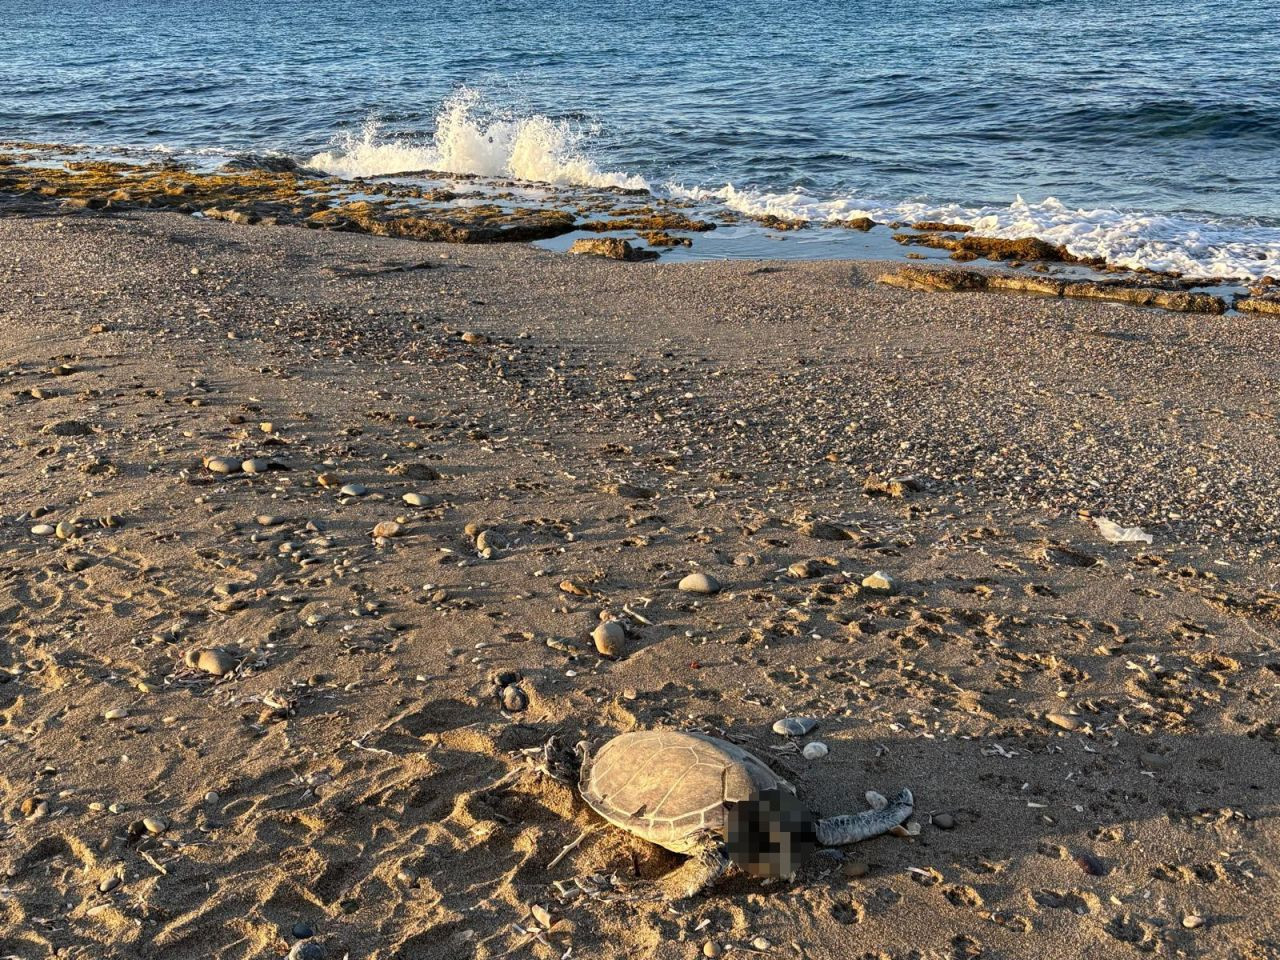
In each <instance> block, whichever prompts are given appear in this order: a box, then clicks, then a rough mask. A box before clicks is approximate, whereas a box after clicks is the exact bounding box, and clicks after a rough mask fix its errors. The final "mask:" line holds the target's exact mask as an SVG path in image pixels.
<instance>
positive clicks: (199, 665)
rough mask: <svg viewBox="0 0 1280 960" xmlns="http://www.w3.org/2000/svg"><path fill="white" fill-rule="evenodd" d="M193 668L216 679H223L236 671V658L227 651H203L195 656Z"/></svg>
mask: <svg viewBox="0 0 1280 960" xmlns="http://www.w3.org/2000/svg"><path fill="white" fill-rule="evenodd" d="M192 666H194V667H195V668H196V669H197V670H203V671H204V672H205V673H211V674H213V675H214V676H215V677H222V676H226V675H227V674H228V673H231V671H233V670H235V668H236V658H235V657H233V656H232V655H231V654H229V653H227V651H225V650H201V651H200V652H199V653H197V654H195V657H194V663H193V664H192Z"/></svg>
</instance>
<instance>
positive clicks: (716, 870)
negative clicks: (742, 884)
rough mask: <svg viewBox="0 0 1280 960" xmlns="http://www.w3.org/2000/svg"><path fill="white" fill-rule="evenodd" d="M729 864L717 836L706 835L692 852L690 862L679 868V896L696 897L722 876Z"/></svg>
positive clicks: (730, 863)
mask: <svg viewBox="0 0 1280 960" xmlns="http://www.w3.org/2000/svg"><path fill="white" fill-rule="evenodd" d="M731 865H732V861H731V860H730V859H729V857H728V854H726V853H725V849H724V844H723V843H721V842H720V840H719V838H718V837H714V836H710V837H707V839H706V840H705V842H704V843H703V844H702V845H701V846H699V847H698V849H697V850H695V851H694V852H693V856H692V858H691V859H690V862H689V863H688V864H687V865H686V866H684V867H683V868H682V869H681V870H680V874H681V876H680V880H681V881H682V882H683V883H684V889H683V890H682V891H681V896H682V897H696V896H697V895H698V894H700V893H702V892H704V891H705V890H706V889H707V888H708V887H710V886H712V885H713V884H714V883H715V882H716V881H717V880H719V879H720V878H721V877H722V876H724V873H725V871H726V870H728V869H729V867H730V866H731Z"/></svg>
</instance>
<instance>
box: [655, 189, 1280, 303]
mask: <svg viewBox="0 0 1280 960" xmlns="http://www.w3.org/2000/svg"><path fill="white" fill-rule="evenodd" d="M665 192H667V193H668V194H670V195H672V196H675V197H679V198H683V199H688V200H693V201H696V202H702V203H715V204H719V205H722V206H724V207H726V208H728V209H730V210H734V211H736V212H738V213H742V214H744V215H746V216H750V217H779V218H781V219H783V220H807V221H810V222H812V223H820V224H821V223H838V222H840V221H843V220H852V219H856V218H859V217H870V218H871V219H872V220H876V221H878V222H881V223H892V222H908V223H909V222H912V221H919V220H934V221H945V222H947V223H959V224H966V225H968V226H970V227H972V228H973V232H974V234H975V235H977V236H987V237H1003V238H1007V239H1018V238H1021V237H1038V238H1039V239H1041V240H1045V241H1047V242H1049V243H1053V244H1060V245H1062V246H1064V247H1065V248H1066V249H1067V250H1068V251H1069V252H1070V253H1072V254H1073V255H1075V256H1077V257H1082V258H1094V257H1100V258H1102V259H1104V260H1106V261H1107V263H1110V264H1114V265H1116V266H1120V267H1127V268H1129V269H1133V270H1143V269H1145V270H1156V271H1161V272H1176V273H1181V274H1183V275H1185V276H1188V277H1204V278H1217V279H1230V280H1257V279H1260V278H1262V277H1264V276H1280V226H1274V225H1268V224H1264V223H1257V222H1243V221H1235V220H1227V219H1209V218H1206V219H1197V218H1195V217H1193V216H1191V215H1179V214H1164V213H1146V212H1142V211H1126V210H1118V209H1114V208H1110V207H1098V208H1094V209H1085V208H1078V207H1072V206H1070V205H1068V204H1065V203H1062V202H1061V201H1059V200H1056V199H1054V198H1052V197H1050V198H1048V199H1046V200H1043V201H1040V202H1037V203H1031V202H1028V201H1026V200H1023V199H1022V198H1021V197H1019V198H1018V199H1017V200H1015V201H1014V202H1013V203H1011V204H1008V205H1005V206H965V205H963V204H955V203H950V204H934V203H928V202H924V201H909V202H902V203H878V202H875V201H872V200H869V199H867V198H859V197H835V198H824V197H815V196H813V195H811V194H808V193H805V192H802V191H792V192H788V193H771V192H768V191H759V190H749V189H739V188H736V187H734V186H733V185H732V184H729V185H726V186H724V187H720V188H718V189H706V188H699V187H693V188H689V187H685V186H682V185H679V184H670V185H668V187H667V190H666V191H665Z"/></svg>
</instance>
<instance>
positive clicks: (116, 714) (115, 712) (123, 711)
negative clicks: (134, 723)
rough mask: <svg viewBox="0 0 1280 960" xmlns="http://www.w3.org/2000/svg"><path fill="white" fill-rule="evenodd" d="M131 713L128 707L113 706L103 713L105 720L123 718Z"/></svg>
mask: <svg viewBox="0 0 1280 960" xmlns="http://www.w3.org/2000/svg"><path fill="white" fill-rule="evenodd" d="M128 715H129V708H128V707H112V708H111V709H110V710H108V711H106V712H105V713H103V715H102V719H103V720H123V719H124V718H125V717H127V716H128Z"/></svg>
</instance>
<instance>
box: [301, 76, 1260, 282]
mask: <svg viewBox="0 0 1280 960" xmlns="http://www.w3.org/2000/svg"><path fill="white" fill-rule="evenodd" d="M1182 112H1183V111H1181V110H1180V109H1173V110H1172V111H1171V112H1169V113H1166V114H1165V118H1166V119H1168V118H1169V117H1171V116H1174V115H1178V114H1180V113H1182ZM597 132H598V131H597V130H596V129H595V128H593V127H592V126H591V125H590V124H588V123H586V122H585V121H582V120H577V121H571V120H567V119H563V118H561V119H555V118H551V117H548V116H544V115H542V114H538V113H526V114H520V113H517V112H515V111H512V110H510V109H506V108H502V107H498V106H496V105H495V104H493V103H491V102H490V101H488V100H486V99H485V97H484V96H483V95H482V94H481V93H480V92H479V91H476V90H473V89H470V88H466V87H463V88H460V89H459V90H457V91H456V92H455V93H453V94H452V95H451V96H449V97H448V98H447V99H446V100H445V101H444V102H443V103H442V104H441V106H440V109H439V110H438V112H437V114H436V118H435V126H434V130H433V132H432V133H431V134H430V135H429V136H425V137H421V138H414V137H406V136H395V135H390V134H388V133H386V132H385V130H384V129H383V127H382V126H381V125H380V124H379V123H378V122H376V121H375V120H370V121H368V122H366V123H365V125H364V126H363V127H362V128H361V129H360V130H359V131H355V132H350V131H349V132H346V133H343V134H341V135H339V136H338V137H337V138H335V140H334V142H333V144H332V146H331V147H330V149H328V150H325V151H322V152H320V153H317V154H315V155H314V156H312V157H310V159H308V160H307V161H306V166H307V167H309V168H314V169H317V170H320V171H323V172H325V173H328V174H331V175H334V176H338V177H343V178H347V179H355V178H361V177H384V176H393V175H396V174H404V173H413V172H418V171H424V170H430V171H438V172H441V173H455V174H470V175H475V176H481V177H493V178H503V179H516V180H522V181H528V182H532V183H549V184H557V185H561V186H568V187H587V188H624V189H639V190H650V191H651V192H653V193H654V194H655V195H656V196H658V197H660V198H669V199H676V200H685V201H693V202H695V203H697V204H701V205H705V206H706V207H708V208H717V207H718V208H723V209H728V210H732V211H735V212H738V213H741V214H744V215H747V216H749V217H778V218H780V219H784V220H805V221H809V222H812V223H819V224H822V223H836V222H839V221H843V220H853V219H857V218H861V217H869V218H871V219H872V220H876V221H878V222H881V223H885V222H907V223H910V222H913V221H918V220H932V221H946V222H948V223H961V224H966V225H968V226H970V227H972V228H973V231H974V233H975V234H977V235H979V236H990V237H1003V238H1009V239H1017V238H1021V237H1037V238H1039V239H1041V240H1045V241H1047V242H1049V243H1054V244H1060V245H1062V246H1064V247H1065V248H1066V249H1067V250H1068V251H1070V252H1071V253H1072V254H1074V255H1076V256H1078V257H1082V258H1090V259H1092V258H1100V259H1103V260H1105V261H1106V262H1108V263H1110V264H1113V265H1116V266H1121V267H1128V268H1131V269H1148V270H1156V271H1162V272H1177V273H1181V274H1184V275H1186V276H1192V277H1204V278H1220V279H1233V280H1248V279H1258V278H1260V277H1263V276H1267V275H1272V276H1280V226H1277V225H1275V224H1267V223H1257V222H1246V221H1242V220H1238V219H1235V220H1233V219H1227V218H1213V217H1209V216H1207V215H1206V216H1204V217H1199V216H1197V215H1193V214H1168V213H1148V212H1142V211H1130V210H1121V209H1116V208H1111V207H1097V208H1082V207H1075V206H1070V205H1068V204H1065V203H1062V202H1060V201H1059V200H1056V199H1053V198H1049V199H1046V200H1043V201H1039V202H1028V201H1025V200H1023V199H1022V198H1021V197H1019V198H1018V199H1017V200H1016V201H1014V202H1013V203H1011V204H1005V205H965V204H961V203H935V202H929V201H927V200H911V201H902V202H885V201H880V200H876V199H872V198H869V197H863V196H858V195H848V196H820V195H815V194H812V193H809V192H807V191H805V190H803V189H800V188H795V189H793V190H790V191H785V192H771V191H768V190H759V189H747V188H738V187H735V186H734V185H732V184H726V185H724V186H722V187H718V188H707V187H697V186H695V187H687V186H684V185H681V184H678V183H667V184H666V185H664V186H662V187H651V186H650V183H649V182H648V181H647V180H646V179H645V178H644V177H641V176H638V175H636V174H631V173H626V172H622V171H616V170H607V169H604V168H602V167H601V166H600V165H599V164H598V162H597V161H596V159H595V157H594V156H593V149H592V148H593V137H594V135H595V134H596V133H597Z"/></svg>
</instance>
